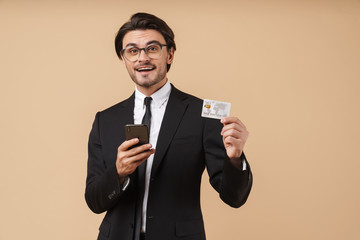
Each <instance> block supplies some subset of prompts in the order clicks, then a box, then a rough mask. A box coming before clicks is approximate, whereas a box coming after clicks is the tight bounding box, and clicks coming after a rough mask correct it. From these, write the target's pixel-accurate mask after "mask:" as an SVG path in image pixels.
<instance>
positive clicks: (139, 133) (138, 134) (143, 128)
mask: <svg viewBox="0 0 360 240" xmlns="http://www.w3.org/2000/svg"><path fill="white" fill-rule="evenodd" d="M125 138H126V140H130V139H133V138H138V139H139V142H138V143H137V144H135V145H134V146H131V147H130V148H129V149H131V148H134V147H137V146H140V145H143V144H147V143H149V130H148V127H147V125H145V124H126V125H125Z"/></svg>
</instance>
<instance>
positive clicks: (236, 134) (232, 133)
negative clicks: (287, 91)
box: [221, 128, 242, 138]
mask: <svg viewBox="0 0 360 240" xmlns="http://www.w3.org/2000/svg"><path fill="white" fill-rule="evenodd" d="M221 135H222V136H223V138H226V137H229V136H231V137H234V138H241V135H242V132H241V131H239V130H238V129H234V128H232V129H228V130H226V131H224V132H222V134H221Z"/></svg>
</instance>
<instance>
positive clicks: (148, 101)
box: [144, 97, 152, 107]
mask: <svg viewBox="0 0 360 240" xmlns="http://www.w3.org/2000/svg"><path fill="white" fill-rule="evenodd" d="M151 100H152V98H151V97H146V98H145V99H144V103H145V106H146V107H150V103H151Z"/></svg>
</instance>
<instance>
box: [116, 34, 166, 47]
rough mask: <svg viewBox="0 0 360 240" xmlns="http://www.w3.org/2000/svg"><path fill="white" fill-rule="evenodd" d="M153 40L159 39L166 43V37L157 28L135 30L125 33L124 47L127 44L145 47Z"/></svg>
mask: <svg viewBox="0 0 360 240" xmlns="http://www.w3.org/2000/svg"><path fill="white" fill-rule="evenodd" d="M151 41H158V42H160V43H162V44H165V39H164V37H163V36H162V35H161V33H160V32H158V31H156V30H153V29H146V30H133V31H129V32H127V33H126V34H125V36H124V38H123V48H125V47H126V46H127V45H136V46H140V47H143V46H144V47H145V46H146V45H147V44H148V43H149V42H151Z"/></svg>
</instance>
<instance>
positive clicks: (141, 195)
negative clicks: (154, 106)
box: [134, 97, 152, 240]
mask: <svg viewBox="0 0 360 240" xmlns="http://www.w3.org/2000/svg"><path fill="white" fill-rule="evenodd" d="M151 100H152V98H151V97H146V98H145V99H144V104H145V106H146V110H145V114H144V117H143V119H142V122H141V123H142V124H145V125H147V126H148V131H149V133H150V125H151V110H150V104H151ZM145 172H146V161H145V162H143V163H142V164H140V166H139V167H138V181H139V184H138V186H139V195H138V197H139V199H138V201H137V207H136V223H135V238H134V239H135V240H139V239H140V230H141V222H142V221H141V220H142V207H143V198H144V191H145Z"/></svg>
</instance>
